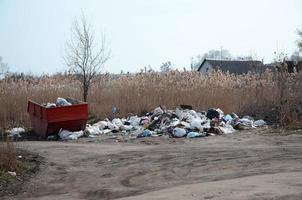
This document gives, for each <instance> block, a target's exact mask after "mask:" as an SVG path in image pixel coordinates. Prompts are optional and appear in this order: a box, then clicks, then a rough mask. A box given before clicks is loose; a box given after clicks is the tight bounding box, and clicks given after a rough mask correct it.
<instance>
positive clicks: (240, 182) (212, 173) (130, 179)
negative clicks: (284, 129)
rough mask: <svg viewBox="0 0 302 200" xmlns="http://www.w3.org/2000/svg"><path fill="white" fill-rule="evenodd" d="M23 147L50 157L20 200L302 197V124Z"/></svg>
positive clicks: (23, 144) (20, 145)
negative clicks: (301, 127) (290, 128)
mask: <svg viewBox="0 0 302 200" xmlns="http://www.w3.org/2000/svg"><path fill="white" fill-rule="evenodd" d="M272 132H274V133H272ZM91 140H92V139H91ZM18 146H19V147H20V148H24V149H27V150H30V151H34V152H38V153H39V154H40V155H41V156H42V157H44V162H43V164H42V166H41V170H40V171H39V172H38V173H37V174H36V175H35V177H34V178H32V179H31V180H30V182H29V183H28V184H26V185H25V186H24V187H25V188H24V190H25V191H26V192H24V193H21V194H19V195H18V196H16V197H13V199H43V200H53V199H56V200H59V199H89V200H90V199H91V200H93V199H120V198H121V199H124V200H126V199H127V200H131V199H137V200H138V199H165V200H166V199H171V200H172V199H192V200H193V199H194V200H196V199H302V131H300V132H295V133H292V134H289V135H283V134H282V133H280V132H279V133H276V130H271V129H265V130H254V131H252V132H237V133H235V134H233V135H225V136H212V137H207V138H197V139H177V140H175V139H167V138H142V139H136V140H134V141H128V142H125V141H121V140H115V139H114V140H111V139H107V140H95V139H94V140H92V141H87V139H86V140H85V139H81V140H79V141H76V142H35V141H33V142H21V143H19V144H18Z"/></svg>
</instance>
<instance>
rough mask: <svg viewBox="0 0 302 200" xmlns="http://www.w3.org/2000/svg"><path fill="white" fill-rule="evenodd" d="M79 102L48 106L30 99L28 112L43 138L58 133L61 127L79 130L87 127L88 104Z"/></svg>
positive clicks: (34, 127) (38, 133)
mask: <svg viewBox="0 0 302 200" xmlns="http://www.w3.org/2000/svg"><path fill="white" fill-rule="evenodd" d="M75 102H77V103H76V104H73V105H68V106H60V107H53V108H46V107H45V106H43V105H40V104H38V103H36V102H34V101H31V100H29V101H28V104H27V112H28V114H29V116H30V120H31V124H32V128H33V130H34V132H35V133H36V134H37V135H39V136H40V137H42V138H46V137H47V136H48V135H51V134H56V133H58V132H59V131H60V129H61V128H62V129H66V130H69V131H78V130H83V129H85V126H86V123H87V118H88V104H87V103H84V102H79V101H75Z"/></svg>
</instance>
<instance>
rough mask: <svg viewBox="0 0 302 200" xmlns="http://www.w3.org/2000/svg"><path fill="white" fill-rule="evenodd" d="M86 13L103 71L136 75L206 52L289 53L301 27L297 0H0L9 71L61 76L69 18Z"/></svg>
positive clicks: (0, 44)
mask: <svg viewBox="0 0 302 200" xmlns="http://www.w3.org/2000/svg"><path fill="white" fill-rule="evenodd" d="M81 10H82V11H83V12H84V13H85V14H86V16H87V18H88V20H89V22H90V23H91V24H92V25H93V26H94V29H95V35H96V36H97V37H98V38H101V35H102V33H104V34H105V35H106V38H107V40H108V41H109V44H110V49H111V52H112V55H111V59H110V60H109V61H108V62H107V64H106V66H105V71H109V72H113V73H119V72H120V71H121V70H123V71H124V72H127V71H130V72H137V71H139V69H140V68H143V67H144V66H147V65H151V66H152V67H153V68H154V69H159V66H160V65H161V63H163V62H165V61H171V62H172V63H174V64H175V65H176V66H177V67H179V68H183V67H186V68H188V69H189V68H190V62H191V57H192V56H196V55H197V54H203V53H205V52H206V51H208V50H210V49H220V47H221V46H223V48H225V49H228V50H229V51H230V52H231V53H232V54H233V55H250V54H253V55H257V57H258V59H260V60H261V59H264V61H265V62H269V61H271V60H272V59H273V57H274V54H273V52H274V51H276V49H277V46H278V49H279V51H284V52H286V53H289V54H291V53H292V52H293V51H295V50H296V49H297V48H296V44H295V41H296V40H297V39H298V37H297V34H296V29H297V28H300V29H301V28H302V1H301V0H228V1H223V0H106V1H105V0H95V1H94V0H0V56H2V57H3V58H4V61H5V62H7V63H8V64H9V66H10V68H11V70H12V71H18V72H31V73H35V74H40V73H42V72H45V73H54V72H58V71H64V69H66V66H65V65H64V62H63V59H62V56H63V54H64V45H65V42H66V40H68V39H69V38H70V28H71V25H72V21H73V20H74V18H75V17H77V16H80V15H81Z"/></svg>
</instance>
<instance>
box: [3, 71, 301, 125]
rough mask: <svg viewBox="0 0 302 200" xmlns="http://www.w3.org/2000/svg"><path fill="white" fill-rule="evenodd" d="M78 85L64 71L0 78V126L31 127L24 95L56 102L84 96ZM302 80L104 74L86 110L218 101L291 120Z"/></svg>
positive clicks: (105, 113)
mask: <svg viewBox="0 0 302 200" xmlns="http://www.w3.org/2000/svg"><path fill="white" fill-rule="evenodd" d="M280 82H282V84H280ZM79 85H80V84H79V82H78V81H76V80H74V79H72V78H71V77H68V76H60V77H59V78H58V77H56V78H47V77H43V78H41V79H39V80H36V81H35V82H33V81H10V80H5V81H2V82H0V94H1V95H0V105H1V107H2V108H1V110H0V127H3V128H8V127H11V126H16V125H22V126H24V127H30V123H29V119H28V116H27V113H26V106H27V100H28V99H33V100H35V101H37V102H40V103H41V102H54V101H55V100H56V98H57V97H58V96H60V97H73V98H78V99H79V98H81V97H82V95H81V90H80V86H79ZM301 86H302V73H293V74H289V73H286V75H284V74H283V75H282V79H280V76H279V73H276V72H270V71H267V72H265V73H263V74H260V75H259V74H247V75H231V74H228V73H222V72H219V71H218V72H214V73H212V74H210V75H208V76H205V75H202V74H200V73H199V72H192V71H187V72H179V71H177V70H176V71H171V72H169V73H167V74H160V73H155V72H151V73H139V74H135V75H121V76H119V77H114V76H110V75H103V76H102V79H101V80H100V81H99V82H96V84H94V85H93V86H92V88H91V89H90V93H89V96H88V103H89V108H90V113H91V114H92V115H94V116H96V117H97V118H99V119H102V118H105V117H112V114H111V108H112V106H116V107H117V108H118V109H119V113H118V115H119V116H127V114H129V113H133V114H140V113H143V112H146V111H150V110H152V109H153V108H154V107H156V106H158V105H165V106H166V107H167V108H175V106H177V105H179V104H190V105H192V106H193V107H194V109H196V110H206V109H207V108H209V107H219V108H221V109H222V110H224V111H225V113H230V112H236V113H239V114H249V115H253V116H256V117H261V118H267V119H268V120H272V121H280V120H283V121H285V122H286V123H289V122H293V121H299V120H300V118H299V116H298V115H299V114H301V105H302V103H301V101H300V99H302V90H301ZM280 113H282V117H281V115H280Z"/></svg>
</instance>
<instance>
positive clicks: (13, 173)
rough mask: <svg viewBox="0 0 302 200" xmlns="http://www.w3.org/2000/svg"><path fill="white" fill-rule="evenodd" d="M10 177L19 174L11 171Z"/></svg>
mask: <svg viewBox="0 0 302 200" xmlns="http://www.w3.org/2000/svg"><path fill="white" fill-rule="evenodd" d="M7 173H8V174H9V175H11V176H17V173H16V172H10V171H8V172H7Z"/></svg>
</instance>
